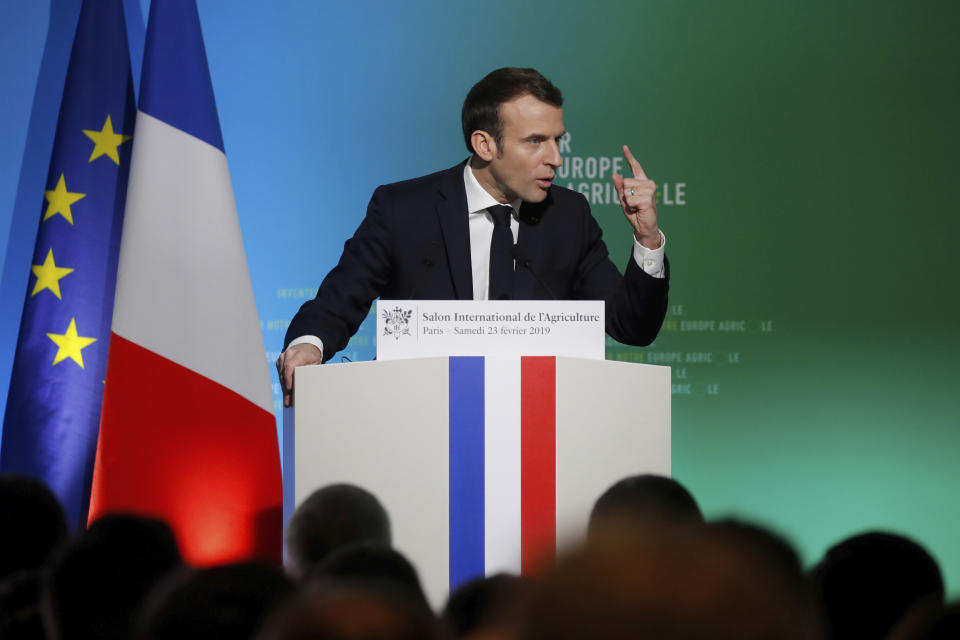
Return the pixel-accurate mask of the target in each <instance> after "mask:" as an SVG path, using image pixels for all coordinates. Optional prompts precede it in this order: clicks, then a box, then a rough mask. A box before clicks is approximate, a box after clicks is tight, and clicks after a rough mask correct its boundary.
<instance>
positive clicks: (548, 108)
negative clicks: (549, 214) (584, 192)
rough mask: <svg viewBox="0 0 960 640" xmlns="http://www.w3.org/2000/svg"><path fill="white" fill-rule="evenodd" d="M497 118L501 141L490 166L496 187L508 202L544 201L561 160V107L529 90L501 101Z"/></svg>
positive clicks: (562, 132)
mask: <svg viewBox="0 0 960 640" xmlns="http://www.w3.org/2000/svg"><path fill="white" fill-rule="evenodd" d="M500 119H501V121H502V122H503V142H502V144H501V145H500V148H499V149H497V153H495V154H494V157H493V159H492V160H491V161H490V166H489V170H490V175H491V176H492V178H493V180H494V181H495V183H496V184H495V186H496V188H497V189H498V190H499V191H500V192H501V193H502V195H503V196H504V198H505V199H506V201H507V202H510V201H512V200H515V199H517V198H522V199H523V200H525V201H526V202H541V201H543V200H544V199H545V198H546V197H547V190H548V189H549V188H550V183H551V181H552V180H553V178H554V177H555V176H556V169H557V167H559V166H560V165H561V164H562V163H563V159H562V158H561V157H560V148H559V146H558V140H559V138H560V137H561V136H563V134H564V133H565V131H564V128H563V110H562V109H560V108H558V107H554V106H553V105H550V104H547V103H546V102H540V101H539V100H537V99H536V98H534V97H533V96H531V95H529V94H528V95H524V96H520V97H519V98H514V99H513V100H511V101H509V102H505V103H503V104H502V105H500Z"/></svg>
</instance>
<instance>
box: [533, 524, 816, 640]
mask: <svg viewBox="0 0 960 640" xmlns="http://www.w3.org/2000/svg"><path fill="white" fill-rule="evenodd" d="M774 556H776V554H774ZM787 566H789V565H787ZM784 567H785V565H784V564H783V563H781V562H780V561H779V560H777V561H771V557H770V553H769V552H768V551H766V550H764V551H760V552H758V551H756V550H755V549H753V548H752V540H751V539H750V538H749V536H740V535H739V534H738V533H736V532H731V531H730V530H721V529H717V528H711V527H710V526H703V527H676V526H674V525H670V524H665V523H663V522H659V521H657V522H655V521H648V522H647V523H646V524H645V525H637V526H636V527H633V528H622V529H604V530H602V531H599V532H598V533H597V535H595V536H592V537H591V539H590V541H589V542H588V543H587V544H586V545H585V546H583V547H581V548H579V549H576V550H574V551H573V552H572V553H571V554H570V555H569V556H567V557H565V558H562V559H561V561H560V562H559V563H558V567H557V569H556V570H555V571H554V572H553V573H552V575H549V576H548V577H547V578H546V579H545V580H544V582H543V583H542V584H541V585H540V586H539V587H537V588H536V589H535V592H534V594H533V596H532V599H531V605H530V607H529V608H528V610H527V612H526V614H525V616H524V619H523V623H522V624H521V628H520V633H519V638H520V639H521V640H548V639H549V640H580V639H582V638H603V639H604V640H634V639H636V638H655V639H657V640H692V639H699V638H703V639H704V640H707V639H709V640H765V639H768V638H778V639H782V640H792V639H796V640H801V639H810V640H819V639H820V638H822V634H821V627H820V621H819V618H818V616H817V610H816V606H815V602H814V599H813V598H812V596H811V594H810V591H809V590H807V589H803V588H802V587H801V584H802V573H800V572H799V570H798V569H796V568H795V569H794V570H793V571H785V569H784Z"/></svg>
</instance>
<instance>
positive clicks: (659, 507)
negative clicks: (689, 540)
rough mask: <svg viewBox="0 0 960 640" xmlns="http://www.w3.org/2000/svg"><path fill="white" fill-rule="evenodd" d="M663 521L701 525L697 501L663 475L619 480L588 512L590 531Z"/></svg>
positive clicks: (701, 518)
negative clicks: (621, 524)
mask: <svg viewBox="0 0 960 640" xmlns="http://www.w3.org/2000/svg"><path fill="white" fill-rule="evenodd" d="M649 519H654V520H662V521H665V522H669V523H678V524H698V523H702V522H703V514H702V513H700V507H699V506H698V505H697V501H696V500H694V498H693V496H692V495H691V494H690V492H689V491H687V489H686V488H685V487H684V486H683V485H682V484H680V483H679V482H677V481H676V480H674V479H673V478H667V477H664V476H658V475H653V474H644V475H637V476H630V477H628V478H624V479H623V480H620V481H618V482H617V483H616V484H614V485H613V486H611V487H610V488H609V489H607V490H606V491H604V492H603V495H601V496H600V497H599V498H598V499H597V501H596V503H595V504H594V505H593V510H592V511H591V512H590V525H589V531H590V533H591V535H593V534H594V533H595V532H596V530H597V529H598V528H600V527H604V526H610V525H611V523H612V524H613V525H614V526H615V525H616V524H617V523H620V522H624V521H629V522H636V521H644V520H649Z"/></svg>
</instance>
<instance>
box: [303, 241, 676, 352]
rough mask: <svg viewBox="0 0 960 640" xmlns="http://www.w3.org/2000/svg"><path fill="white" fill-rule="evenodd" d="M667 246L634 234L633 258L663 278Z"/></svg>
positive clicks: (644, 268) (664, 242)
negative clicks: (652, 246) (648, 242)
mask: <svg viewBox="0 0 960 640" xmlns="http://www.w3.org/2000/svg"><path fill="white" fill-rule="evenodd" d="M666 246H667V237H666V236H665V235H663V231H660V246H659V247H657V248H656V249H648V248H647V247H645V246H643V245H642V244H640V242H639V241H638V240H637V236H633V260H634V262H636V263H637V266H638V267H640V268H641V269H643V270H644V272H646V274H647V275H650V276H653V277H654V278H663V277H665V275H666V274H665V273H664V270H663V256H664V249H665V248H666ZM291 344H293V343H291Z"/></svg>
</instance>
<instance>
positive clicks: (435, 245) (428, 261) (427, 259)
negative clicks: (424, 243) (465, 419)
mask: <svg viewBox="0 0 960 640" xmlns="http://www.w3.org/2000/svg"><path fill="white" fill-rule="evenodd" d="M442 248H443V247H441V246H440V243H439V242H437V241H436V240H434V241H433V242H431V243H430V247H429V248H428V250H427V252H426V253H425V254H424V256H423V257H422V258H420V265H421V266H420V272H419V273H418V274H417V279H416V280H415V281H414V284H413V289H411V290H410V295H408V296H407V299H408V300H413V299H414V296H415V295H416V293H417V291H418V290H419V289H420V285H421V284H423V281H424V280H425V279H426V276H427V273H429V272H430V270H431V269H433V267H434V266H435V265H436V264H437V260H436V258H437V252H438V251H440V250H441V249H442Z"/></svg>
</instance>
